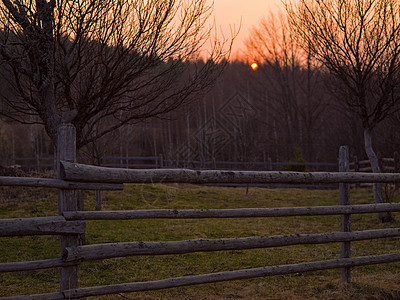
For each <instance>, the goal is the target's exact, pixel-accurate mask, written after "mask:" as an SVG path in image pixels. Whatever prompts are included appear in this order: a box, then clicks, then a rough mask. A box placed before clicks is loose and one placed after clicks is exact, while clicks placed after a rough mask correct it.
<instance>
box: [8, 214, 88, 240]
mask: <svg viewBox="0 0 400 300" xmlns="http://www.w3.org/2000/svg"><path fill="white" fill-rule="evenodd" d="M85 226H86V224H85V222H82V221H72V222H71V221H67V220H65V218H64V217H62V216H58V217H39V218H24V219H0V236H25V235H52V234H59V235H67V234H83V233H85Z"/></svg>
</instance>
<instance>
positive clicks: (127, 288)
mask: <svg viewBox="0 0 400 300" xmlns="http://www.w3.org/2000/svg"><path fill="white" fill-rule="evenodd" d="M397 261H400V253H393V254H383V255H371V256H360V257H354V258H342V259H332V260H324V261H314V262H303V263H297V264H287V265H277V266H267V267H259V268H252V269H244V270H236V271H225V272H218V273H209V274H201V275H190V276H183V277H175V278H168V279H162V280H155V281H145V282H134V283H122V284H113V285H105V286H95V287H85V288H78V289H71V290H65V291H63V292H62V293H49V294H40V295H31V296H29V298H28V299H31V300H39V299H40V300H46V299H53V300H62V299H77V298H83V297H91V296H100V295H109V294H119V293H132V292H141V291H151V290H160V289H167V288H174V287H181V286H188V285H197V284H205V283H214V282H222V281H230V280H239V279H250V278H257V277H267V276H276V275H285V274H295V273H303V272H310V271H319V270H327V269H337V268H344V267H356V266H366V265H374V264H383V263H392V262H397ZM24 297H25V298H24ZM6 299H8V300H20V299H27V298H26V296H16V297H9V298H6Z"/></svg>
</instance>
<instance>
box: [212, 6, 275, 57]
mask: <svg viewBox="0 0 400 300" xmlns="http://www.w3.org/2000/svg"><path fill="white" fill-rule="evenodd" d="M209 3H212V0H209ZM279 10H283V5H282V3H281V0H214V12H213V15H212V18H213V20H215V23H216V26H217V29H218V31H219V32H221V30H222V32H223V33H224V35H225V37H229V36H230V35H231V33H230V32H231V28H236V30H237V29H238V27H239V25H240V22H241V28H240V32H239V35H238V36H237V38H236V40H235V42H234V45H233V50H232V58H235V57H240V56H242V52H243V51H244V50H245V47H244V45H243V41H244V40H245V39H246V38H247V37H248V36H249V30H250V29H251V28H252V27H253V26H257V25H258V24H259V22H260V19H261V18H263V17H264V16H266V15H268V14H269V12H270V11H274V12H276V11H279ZM219 34H220V33H219Z"/></svg>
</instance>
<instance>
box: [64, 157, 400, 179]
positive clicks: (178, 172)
mask: <svg viewBox="0 0 400 300" xmlns="http://www.w3.org/2000/svg"><path fill="white" fill-rule="evenodd" d="M60 164H61V178H62V179H64V180H70V181H85V182H87V181H88V182H104V183H193V184H207V183H209V184H210V183H294V184H309V183H325V184H326V183H345V182H347V183H361V182H400V173H390V174H389V173H354V172H310V173H308V172H280V171H279V172H278V171H271V172H270V171H219V170H207V171H199V170H197V171H194V170H189V169H156V170H154V169H143V170H132V169H119V168H105V167H98V166H89V165H82V164H77V163H70V162H65V161H61V162H60Z"/></svg>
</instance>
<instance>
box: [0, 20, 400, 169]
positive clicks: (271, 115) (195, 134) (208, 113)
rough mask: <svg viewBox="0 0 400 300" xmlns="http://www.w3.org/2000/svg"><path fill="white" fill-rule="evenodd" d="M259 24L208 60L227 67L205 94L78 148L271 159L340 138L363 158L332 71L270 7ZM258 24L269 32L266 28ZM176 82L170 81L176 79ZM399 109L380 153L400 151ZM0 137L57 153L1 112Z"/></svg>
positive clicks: (378, 129)
mask: <svg viewBox="0 0 400 300" xmlns="http://www.w3.org/2000/svg"><path fill="white" fill-rule="evenodd" d="M263 22H264V23H260V24H259V25H258V26H256V27H255V29H253V31H252V32H251V33H250V35H249V36H248V37H247V39H246V40H245V42H244V43H243V45H244V46H243V47H244V48H243V49H242V52H243V53H246V54H247V57H246V56H242V57H233V59H231V60H230V61H226V60H221V61H219V62H216V63H215V64H216V65H219V64H220V65H221V68H222V67H223V65H226V66H225V67H224V68H225V69H224V72H223V73H221V74H220V75H219V76H218V78H217V80H215V82H214V86H213V87H212V88H211V89H209V90H208V91H207V93H205V94H201V93H200V94H199V95H198V96H196V97H195V98H193V99H191V101H190V102H187V103H184V104H183V105H180V106H179V107H177V108H176V109H174V110H171V111H169V112H166V113H164V114H160V115H158V116H156V117H149V118H146V119H145V120H137V119H136V120H131V121H130V122H127V123H126V124H125V125H123V126H122V127H120V128H118V129H116V130H114V131H112V132H110V133H109V134H107V135H105V136H103V137H101V138H100V139H98V140H96V141H93V142H90V143H87V144H85V145H84V146H83V147H82V148H81V149H80V155H83V156H88V157H91V158H92V159H93V161H97V162H98V160H100V161H101V158H102V157H104V156H157V155H163V157H164V158H165V159H169V160H187V161H188V160H196V161H203V162H204V161H213V160H219V161H223V160H225V161H250V162H251V161H265V160H266V159H268V158H270V159H271V160H272V161H278V162H279V161H281V162H282V161H290V160H293V159H294V158H295V157H296V156H301V157H302V158H304V159H305V160H307V161H310V162H336V160H337V152H338V149H339V146H341V145H349V147H350V154H351V155H356V156H358V157H359V158H360V159H365V158H367V154H366V153H365V150H364V136H363V130H364V127H363V124H362V122H361V120H360V119H359V118H358V116H357V114H356V113H355V112H354V111H352V110H350V109H346V107H344V106H343V105H339V101H338V99H337V98H338V97H337V95H336V96H335V94H334V93H333V91H332V89H333V88H334V87H333V86H332V85H331V84H330V83H332V82H334V81H335V80H336V79H335V77H334V76H333V75H332V74H331V73H330V72H329V70H328V69H327V68H325V67H323V66H322V64H321V62H320V61H318V60H316V59H314V58H313V57H311V56H307V55H306V54H305V52H304V51H303V50H301V48H300V45H298V44H297V43H296V37H295V32H291V29H289V27H288V25H287V23H286V22H287V20H286V16H285V15H279V14H275V15H274V16H271V15H268V16H266V17H265V19H264V21H263ZM265 26H266V27H267V28H270V29H271V30H269V31H268V30H267V31H263V30H262V29H263V28H264V27H265ZM257 30H258V31H257ZM263 34H264V36H262V35H263ZM260 38H261V39H260ZM266 41H267V42H266ZM253 60H254V61H257V63H258V69H257V70H255V71H254V70H252V69H251V68H250V63H252V62H253ZM171 63H172V62H171ZM185 64H186V65H189V67H188V69H193V70H194V69H197V68H200V67H201V66H204V65H206V63H205V62H202V61H196V62H194V61H193V62H185ZM2 72H3V75H4V73H6V72H7V69H4V68H3V69H2ZM6 76H7V75H6ZM188 76H189V75H188ZM182 80H184V79H182ZM180 84H181V83H180V81H179V80H177V82H176V85H177V86H180ZM0 86H1V89H3V91H4V90H8V89H9V87H8V86H7V85H6V83H4V82H1V83H0ZM338 88H340V87H339V86H338ZM11 93H12V92H11ZM4 109H7V107H6V106H5V104H3V110H4ZM396 111H397V110H393V113H390V115H389V116H388V117H387V118H385V119H384V120H382V121H380V122H379V124H377V125H376V126H375V128H374V131H373V132H372V136H373V139H372V140H373V145H374V149H375V151H376V152H377V153H378V156H380V157H392V155H393V152H394V151H397V150H398V149H399V146H400V139H399V133H398V132H397V130H396V128H398V126H399V125H400V114H399V113H397V112H396ZM105 122H111V123H112V122H113V120H111V119H107V120H106V121H105ZM0 141H1V143H0V157H2V158H13V157H33V156H39V157H48V156H52V155H53V154H54V146H53V144H52V142H51V141H50V139H49V138H48V137H47V134H46V131H45V129H44V127H43V126H42V125H19V124H17V123H15V122H13V121H11V120H9V119H7V118H2V120H1V123H0Z"/></svg>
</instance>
